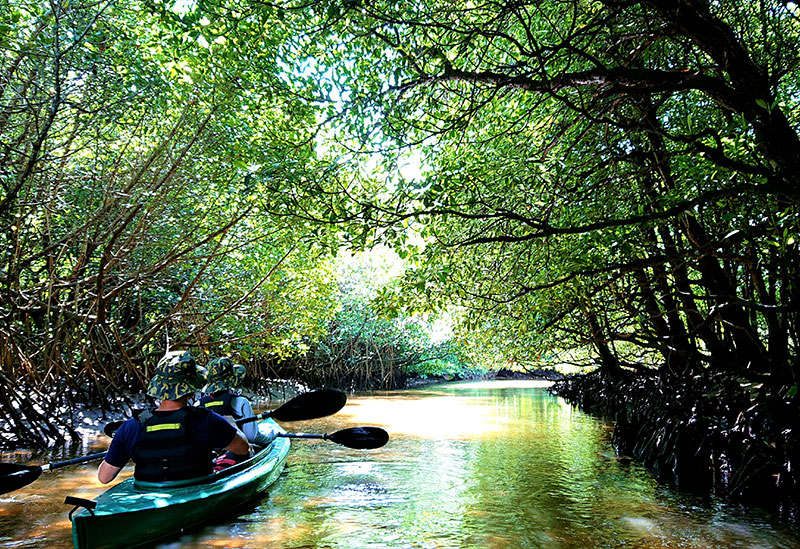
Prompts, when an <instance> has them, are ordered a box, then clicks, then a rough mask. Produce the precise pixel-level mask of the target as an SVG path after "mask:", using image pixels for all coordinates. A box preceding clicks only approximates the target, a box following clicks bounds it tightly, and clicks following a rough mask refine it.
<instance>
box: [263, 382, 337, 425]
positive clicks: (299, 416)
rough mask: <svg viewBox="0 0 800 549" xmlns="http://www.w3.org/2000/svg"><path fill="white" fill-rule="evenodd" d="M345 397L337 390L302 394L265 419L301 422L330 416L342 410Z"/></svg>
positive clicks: (321, 390)
mask: <svg viewBox="0 0 800 549" xmlns="http://www.w3.org/2000/svg"><path fill="white" fill-rule="evenodd" d="M345 402H347V395H346V394H345V393H344V392H343V391H339V390H337V389H320V390H319V391H311V392H309V393H302V394H299V395H297V396H296V397H294V398H293V399H292V400H290V401H289V402H287V403H285V404H284V405H283V406H280V407H279V408H277V409H275V410H273V411H271V412H269V413H268V414H267V417H271V418H275V419H277V420H278V421H303V420H306V419H316V418H318V417H325V416H330V415H333V414H335V413H336V412H338V411H339V410H341V409H342V408H344V404H345Z"/></svg>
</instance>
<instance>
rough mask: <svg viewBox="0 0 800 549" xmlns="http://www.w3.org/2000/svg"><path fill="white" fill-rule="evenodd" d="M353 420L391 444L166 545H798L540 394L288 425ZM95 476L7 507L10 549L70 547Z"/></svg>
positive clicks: (364, 407) (485, 389)
mask: <svg viewBox="0 0 800 549" xmlns="http://www.w3.org/2000/svg"><path fill="white" fill-rule="evenodd" d="M354 425H377V426H381V427H383V428H385V429H386V430H387V431H389V433H390V435H391V439H390V441H389V444H387V445H386V446H385V447H384V448H382V449H380V450H372V451H360V450H351V449H347V448H344V447H341V446H337V445H335V444H333V443H331V442H327V441H320V440H308V441H297V442H293V446H292V451H291V453H290V457H289V461H288V462H287V463H288V466H287V469H286V471H285V472H284V474H283V475H282V476H281V478H280V479H279V480H278V481H277V482H276V484H275V485H273V487H272V488H271V490H270V493H269V495H268V496H266V497H264V498H263V499H261V500H260V501H257V502H255V503H253V504H251V505H250V506H248V507H246V508H243V509H242V511H241V514H239V515H238V516H234V517H230V516H228V517H227V518H226V517H224V516H223V517H221V520H220V521H219V523H218V524H215V525H209V526H207V527H205V528H202V529H199V530H195V531H193V532H190V533H187V534H185V535H184V536H182V537H181V538H179V539H175V540H173V541H171V542H169V543H162V544H160V545H158V546H157V547H159V548H161V549H165V548H176V549H177V548H193V549H194V548H207V547H230V548H264V547H274V548H315V547H326V548H328V547H330V548H353V549H362V548H394V547H398V548H406V547H408V548H443V547H447V548H465V547H468V548H473V547H474V548H505V547H508V548H516V547H534V548H538V547H543V548H551V547H552V548H557V547H558V548H560V547H642V548H658V547H697V548H700V547H703V548H705V547H751V548H752V547H764V548H767V547H786V548H789V547H800V536H798V532H797V530H796V529H794V528H793V527H791V526H788V525H786V524H783V523H781V522H780V521H779V520H777V519H776V518H775V517H773V516H771V515H769V514H767V513H765V512H761V511H759V510H757V509H743V508H740V507H736V506H731V505H726V504H723V503H721V502H718V501H715V500H713V499H708V498H700V497H697V496H692V495H688V494H685V493H679V492H676V491H675V490H673V489H672V488H671V487H669V486H665V485H662V484H660V483H659V482H657V481H656V480H655V479H654V478H653V476H652V475H651V474H650V473H649V472H648V471H647V470H646V469H644V468H642V467H641V466H638V465H636V464H630V463H628V462H626V461H624V460H619V459H617V458H616V456H615V454H614V451H613V448H612V447H611V445H610V442H609V441H610V438H611V428H612V427H611V425H610V424H608V423H607V422H605V421H603V420H600V419H598V418H594V417H591V416H588V415H586V414H583V413H581V412H579V411H577V410H576V409H575V408H573V407H572V406H570V405H568V404H567V403H566V402H564V401H563V400H562V399H560V398H557V397H554V396H552V395H550V394H548V393H547V391H546V389H545V388H544V387H543V386H542V384H538V383H533V382H488V383H456V384H445V385H436V386H429V387H425V388H421V389H415V390H408V391H397V392H388V393H371V394H366V395H362V396H357V397H351V398H350V399H349V401H348V405H347V406H346V407H345V408H344V410H342V412H340V413H339V414H336V415H335V416H333V417H330V418H325V419H321V420H313V421H306V422H297V423H287V424H285V425H284V426H285V427H286V428H287V430H290V431H303V432H332V431H336V430H338V429H343V428H346V427H350V426H354ZM94 451H97V450H94ZM94 469H95V466H92V465H87V466H79V467H73V468H70V469H65V470H62V471H64V472H61V473H60V474H59V475H58V476H55V475H53V476H51V477H49V479H47V478H46V477H45V476H42V478H41V479H40V480H38V481H37V482H36V483H34V484H33V485H31V486H30V487H29V488H28V489H25V490H20V491H18V492H15V493H14V494H13V495H12V494H7V495H6V496H0V548H3V547H9V548H10V547H70V546H71V542H70V532H69V523H68V522H67V521H66V512H67V511H68V509H66V506H63V505H60V503H61V501H63V497H64V495H66V494H67V493H70V494H74V495H83V496H84V497H86V496H91V495H93V494H96V493H99V492H100V491H101V490H102V488H101V487H99V485H96V483H94V484H93V481H92V478H91V474H92V473H93V472H94ZM39 483H44V484H41V485H39V487H38V488H34V487H35V486H36V485H37V484H39ZM81 490H83V492H81ZM59 505H60V506H59ZM23 509H24V511H23Z"/></svg>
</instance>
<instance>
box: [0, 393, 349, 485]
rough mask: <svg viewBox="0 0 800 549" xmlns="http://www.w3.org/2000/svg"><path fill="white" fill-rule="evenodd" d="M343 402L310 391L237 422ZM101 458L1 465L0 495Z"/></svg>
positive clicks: (116, 424)
mask: <svg viewBox="0 0 800 549" xmlns="http://www.w3.org/2000/svg"><path fill="white" fill-rule="evenodd" d="M345 402H347V395H346V394H345V393H344V392H343V391H339V390H336V389H321V390H319V391H311V392H308V393H303V394H300V395H297V396H296V397H294V398H293V399H291V400H289V401H287V402H286V403H284V404H283V405H282V406H280V407H278V408H276V409H275V410H271V411H269V412H264V413H261V414H258V415H257V416H253V417H250V418H246V419H244V420H239V422H237V423H238V424H240V425H241V424H242V423H245V422H249V421H257V420H259V419H266V418H268V417H271V418H275V419H277V420H278V421H301V420H306V419H315V418H319V417H325V416H329V415H332V414H335V413H336V412H338V411H339V410H341V409H342V408H343V407H344V405H345ZM122 423H123V422H122V421H113V422H111V423H109V424H108V425H106V426H105V428H104V429H103V432H104V433H105V434H106V435H108V436H110V437H113V436H114V433H115V432H116V431H117V429H119V428H120V426H121V425H122ZM104 457H106V452H102V453H100V454H92V455H89V456H83V457H79V458H74V459H68V460H66V461H58V462H53V463H48V464H47V465H22V464H18V463H0V494H5V493H8V492H12V491H14V490H18V489H19V488H22V487H23V486H27V485H28V484H30V483H32V482H33V481H35V480H36V479H38V478H39V476H40V475H41V474H42V473H43V472H44V471H50V470H53V469H58V468H60V467H66V466H67V465H74V464H77V463H86V462H89V461H100V460H101V459H103V458H104Z"/></svg>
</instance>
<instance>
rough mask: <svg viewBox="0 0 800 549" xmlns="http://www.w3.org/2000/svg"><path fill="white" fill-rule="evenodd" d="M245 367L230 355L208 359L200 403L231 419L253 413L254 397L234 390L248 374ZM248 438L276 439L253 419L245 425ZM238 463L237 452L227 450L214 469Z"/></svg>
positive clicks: (259, 441) (254, 440)
mask: <svg viewBox="0 0 800 549" xmlns="http://www.w3.org/2000/svg"><path fill="white" fill-rule="evenodd" d="M245 373H246V372H245V367H244V366H242V365H241V364H234V363H233V361H232V360H231V359H230V358H227V357H223V358H215V359H212V360H211V361H209V363H208V377H207V384H206V387H205V389H204V390H203V391H204V393H205V394H204V396H203V397H202V398H201V399H200V403H199V404H200V406H201V407H203V408H205V409H206V410H211V411H213V412H216V413H218V414H219V415H221V416H223V417H225V418H226V419H228V421H230V422H231V423H233V422H235V421H236V420H237V419H244V418H248V417H252V416H253V407H252V405H251V404H250V401H249V400H247V399H246V398H245V397H243V396H242V395H240V394H238V393H237V392H235V391H234V389H235V388H236V387H238V386H239V385H240V384H241V383H242V380H244V376H245ZM241 430H242V432H244V434H245V436H246V437H247V440H248V441H250V442H251V443H253V444H256V445H258V446H262V447H263V446H266V445H268V444H269V443H270V442H272V441H273V440H275V433H274V432H272V433H269V434H265V433H263V432H261V431H260V430H259V428H258V422H256V421H251V422H249V423H245V424H244V425H242V426H241ZM235 463H238V462H237V456H235V455H231V452H230V451H227V452H225V453H224V454H223V455H221V456H220V457H218V458H217V459H216V460H215V462H214V470H215V471H219V470H221V469H224V468H225V467H230V466H231V465H233V464H235Z"/></svg>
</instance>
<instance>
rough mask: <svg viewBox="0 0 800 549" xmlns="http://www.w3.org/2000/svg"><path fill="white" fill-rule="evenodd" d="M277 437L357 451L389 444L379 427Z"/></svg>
mask: <svg viewBox="0 0 800 549" xmlns="http://www.w3.org/2000/svg"><path fill="white" fill-rule="evenodd" d="M278 436H279V437H287V438H320V439H323V440H330V441H331V442H335V443H336V444H341V445H342V446H347V447H348V448H357V449H359V450H372V449H374V448H380V447H381V446H383V445H384V444H386V443H387V442H389V433H387V432H386V431H384V430H383V429H381V428H380V427H351V428H349V429H342V430H341V431H336V432H335V433H331V434H327V433H326V434H316V433H278Z"/></svg>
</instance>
